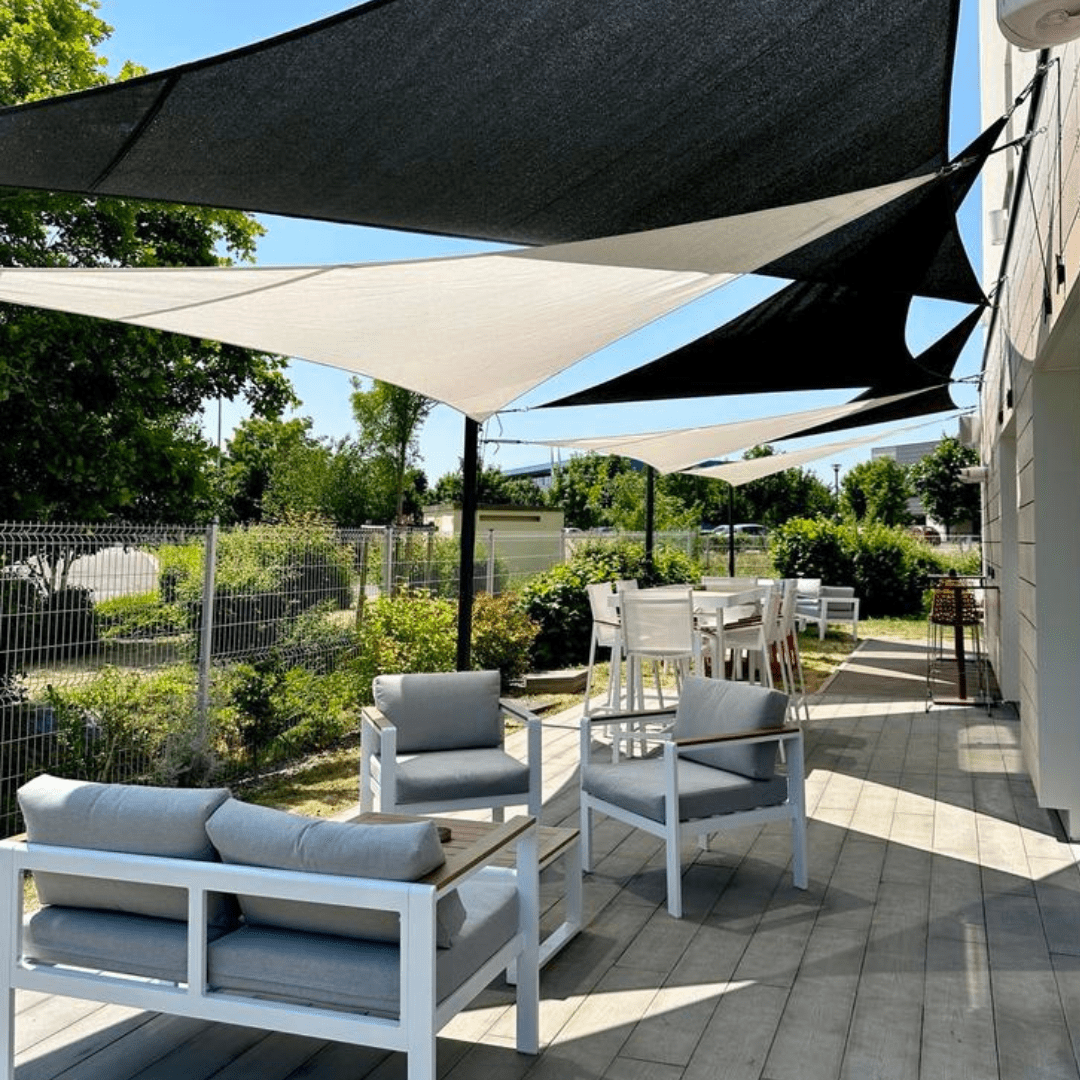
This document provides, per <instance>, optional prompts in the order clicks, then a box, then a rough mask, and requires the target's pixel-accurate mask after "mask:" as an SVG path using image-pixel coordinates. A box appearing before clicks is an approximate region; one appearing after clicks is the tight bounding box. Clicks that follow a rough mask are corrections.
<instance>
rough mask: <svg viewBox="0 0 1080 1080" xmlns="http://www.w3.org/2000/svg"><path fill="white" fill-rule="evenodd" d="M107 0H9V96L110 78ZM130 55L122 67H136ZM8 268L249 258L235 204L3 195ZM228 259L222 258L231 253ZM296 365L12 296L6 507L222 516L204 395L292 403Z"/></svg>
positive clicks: (260, 409)
mask: <svg viewBox="0 0 1080 1080" xmlns="http://www.w3.org/2000/svg"><path fill="white" fill-rule="evenodd" d="M97 6H98V5H97V4H96V3H95V2H94V0H82V2H79V0H0V102H2V103H3V104H14V103H16V102H19V101H24V100H31V99H34V98H40V97H44V96H48V95H50V94H55V93H61V92H65V91H72V90H80V89H84V88H86V87H89V86H94V85H99V84H101V83H103V82H105V81H107V77H106V75H105V73H104V61H103V59H102V58H101V57H100V56H98V54H97V53H96V51H95V50H96V47H97V46H98V45H100V44H101V43H102V42H103V41H104V40H105V39H106V38H107V37H108V35H109V33H110V32H111V28H110V27H109V26H108V25H107V24H106V23H104V22H102V21H101V20H100V19H98V18H97V16H96V14H95V11H96V9H97ZM136 70H137V69H136V68H134V67H133V66H132V65H130V64H129V65H125V69H124V74H125V75H129V74H132V73H134V72H135V71H136ZM0 196H2V197H0V266H41V267H48V266H173V265H186V266H215V265H218V264H220V263H222V262H228V261H231V260H233V259H241V260H244V259H251V258H252V256H253V253H254V248H255V243H256V240H257V238H258V236H259V235H260V233H261V231H262V229H261V226H259V225H258V223H257V222H256V221H255V220H254V219H253V218H250V217H248V216H247V215H245V214H242V213H239V212H236V211H224V210H213V209H207V208H195V207H182V206H173V205H167V204H161V203H144V202H138V201H136V200H130V199H110V198H99V199H90V198H84V197H82V196H69V195H55V194H51V193H42V192H27V191H5V192H2V193H0ZM223 253H224V254H223ZM282 365H283V361H281V360H279V359H277V358H272V357H269V356H266V355H262V354H258V353H252V352H250V351H248V350H246V349H239V348H235V347H233V346H228V345H222V344H219V343H215V342H209V341H201V340H196V339H192V338H188V337H184V336H181V335H174V334H165V333H161V332H158V331H155V330H149V329H144V328H141V327H137V326H125V325H122V324H119V323H110V322H104V321H100V320H96V319H91V318H88V317H84V316H77V315H68V314H63V313H58V312H51V311H44V310H41V309H36V308H24V307H20V306H17V305H11V304H3V305H0V424H2V425H3V427H4V430H5V438H4V441H3V444H2V446H0V469H2V470H3V473H4V476H5V481H6V482H5V484H4V487H3V492H2V494H0V516H2V517H5V518H8V519H30V520H35V519H36V520H40V519H61V518H80V519H84V520H92V521H99V520H103V519H107V518H112V517H126V518H129V519H142V520H154V519H156V520H170V521H190V520H198V519H199V518H200V517H205V516H208V515H209V514H210V513H212V512H213V509H214V505H213V501H214V500H213V495H214V493H213V490H212V485H211V479H210V470H209V465H210V462H211V460H212V458H213V453H214V451H213V448H212V447H211V446H210V445H209V444H208V443H207V442H206V440H205V439H204V438H203V437H202V435H201V434H200V430H199V425H198V418H199V416H200V414H201V409H202V405H203V402H204V401H205V400H206V399H207V398H213V397H224V398H229V399H233V398H236V397H243V398H245V399H246V400H247V402H248V404H249V405H250V407H251V409H252V410H253V412H255V413H256V414H257V415H274V414H275V413H277V412H279V411H280V410H281V409H282V408H283V407H284V406H285V404H287V403H288V402H289V401H290V400H292V393H291V389H290V387H289V384H288V382H287V381H286V380H285V378H284V376H283V374H282V372H281V367H282Z"/></svg>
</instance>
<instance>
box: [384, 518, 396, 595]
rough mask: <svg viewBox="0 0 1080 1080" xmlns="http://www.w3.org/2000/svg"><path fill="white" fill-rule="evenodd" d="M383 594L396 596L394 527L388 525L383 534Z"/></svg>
mask: <svg viewBox="0 0 1080 1080" xmlns="http://www.w3.org/2000/svg"><path fill="white" fill-rule="evenodd" d="M382 594H383V596H393V595H394V526H393V525H387V526H386V530H385V532H384V533H383V553H382Z"/></svg>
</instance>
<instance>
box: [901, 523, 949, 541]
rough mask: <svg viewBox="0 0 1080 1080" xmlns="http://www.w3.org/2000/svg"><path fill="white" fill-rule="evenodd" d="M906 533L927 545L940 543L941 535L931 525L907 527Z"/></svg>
mask: <svg viewBox="0 0 1080 1080" xmlns="http://www.w3.org/2000/svg"><path fill="white" fill-rule="evenodd" d="M908 532H909V533H910V534H911V535H912V536H917V537H918V538H919V539H920V540H925V541H926V542H927V543H928V544H940V543H941V533H939V532H938V531H937V529H935V528H934V527H933V526H932V525H909V526H908Z"/></svg>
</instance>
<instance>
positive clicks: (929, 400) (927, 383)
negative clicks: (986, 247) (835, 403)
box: [785, 308, 983, 438]
mask: <svg viewBox="0 0 1080 1080" xmlns="http://www.w3.org/2000/svg"><path fill="white" fill-rule="evenodd" d="M982 314H983V313H982V308H976V309H975V310H974V311H972V312H970V313H969V314H968V315H966V316H965V317H964V318H963V319H962V320H961V321H960V322H959V323H957V325H956V326H954V327H953V328H952V329H951V330H950V331H949V332H948V333H947V334H945V335H943V336H942V337H940V338H939V339H938V340H937V341H935V342H934V344H933V345H931V346H930V347H929V348H928V349H926V350H925V351H924V352H921V353H920V354H919V355H918V356H917V357H915V359H914V360H913V361H912V362H911V364H909V365H907V366H905V367H903V368H900V369H893V370H881V371H879V370H878V369H877V365H876V364H871V365H870V366H869V368H870V371H871V372H872V374H873V386H871V387H870V388H869V389H867V390H865V391H864V392H863V393H861V394H859V395H858V397H855V398H853V399H852V400H853V401H869V400H870V399H871V398H877V397H884V396H886V395H891V394H903V393H906V392H908V391H911V390H918V389H920V388H921V387H925V388H926V389H925V390H923V392H922V393H919V394H912V395H911V396H910V397H907V398H904V399H903V400H902V401H893V402H888V403H887V404H884V405H878V406H875V407H874V408H871V409H867V410H866V411H865V412H861V413H858V414H857V415H853V416H849V417H843V418H841V419H839V420H834V421H831V422H829V423H825V424H819V425H818V426H817V427H814V428H809V429H807V430H805V431H800V432H799V438H809V437H810V436H812V435H825V434H827V433H828V432H831V431H847V430H848V429H850V428H854V427H863V426H868V425H870V424H889V423H893V422H894V421H897V420H907V419H909V418H911V417H915V416H929V415H930V414H931V413H938V412H947V411H949V410H954V409H958V408H959V405H957V404H956V402H955V401H953V397H952V393H951V392H950V388H949V382H950V379H951V378H952V372H953V368H955V367H956V362H957V360H959V358H960V353H961V351H962V350H963V348H964V345H965V344H967V340H968V338H969V337H971V333H972V331H973V330H974V329H975V327H976V326H977V325H978V323H979V319H980V318H982ZM786 437H787V436H785V438H786ZM792 437H793V436H792Z"/></svg>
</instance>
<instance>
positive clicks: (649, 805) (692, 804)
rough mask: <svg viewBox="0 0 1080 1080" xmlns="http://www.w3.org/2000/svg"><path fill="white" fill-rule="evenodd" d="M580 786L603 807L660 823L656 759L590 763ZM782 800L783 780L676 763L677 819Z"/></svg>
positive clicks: (660, 774)
mask: <svg viewBox="0 0 1080 1080" xmlns="http://www.w3.org/2000/svg"><path fill="white" fill-rule="evenodd" d="M581 787H582V790H583V791H587V792H588V793H589V794H590V795H593V796H595V797H596V798H598V799H603V801H604V802H609V803H613V804H614V805H615V806H620V807H622V808H623V809H624V810H629V811H630V812H631V813H634V814H640V815H641V816H642V817H646V818H650V819H651V820H653V821H660V822H662V821H664V762H663V760H662V759H660V758H646V759H644V760H641V759H637V760H631V761H622V762H619V763H618V764H617V765H609V764H590V765H588V766H586V767H585V769H584V770H583V771H582V775H581ZM786 799H787V780H786V778H785V777H783V776H774V777H773V778H772V779H771V780H751V779H749V778H748V777H745V776H740V775H739V774H738V773H730V772H725V771H723V770H722V769H714V768H711V767H710V766H708V765H699V764H698V763H697V762H696V761H680V762H679V820H680V821H691V820H694V819H695V818H707V817H714V816H717V815H720V814H733V813H737V812H739V811H741V810H753V809H754V808H755V807H759V806H778V805H780V804H781V803H782V802H784V801H785V800H786Z"/></svg>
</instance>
